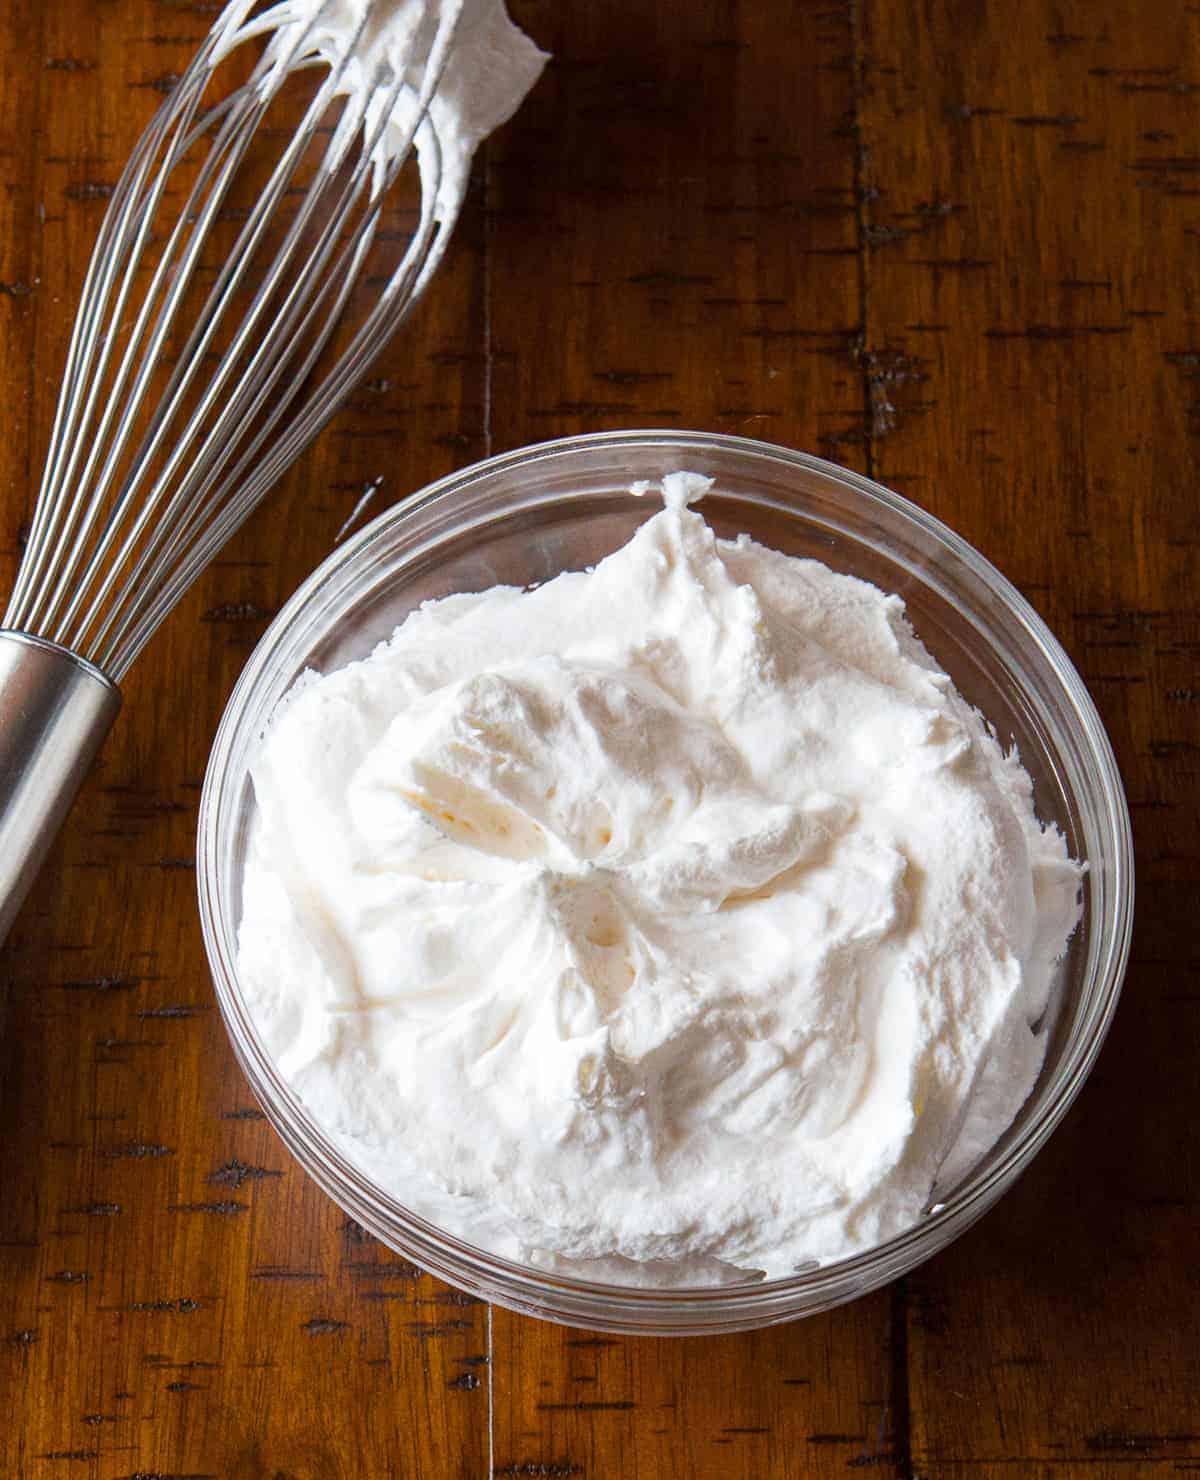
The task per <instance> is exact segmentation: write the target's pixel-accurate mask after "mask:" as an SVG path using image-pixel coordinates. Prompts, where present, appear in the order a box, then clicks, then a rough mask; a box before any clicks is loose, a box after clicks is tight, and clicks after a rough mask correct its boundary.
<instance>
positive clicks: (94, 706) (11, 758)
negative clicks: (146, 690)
mask: <svg viewBox="0 0 1200 1480" xmlns="http://www.w3.org/2000/svg"><path fill="white" fill-rule="evenodd" d="M120 707H121V693H120V690H119V689H118V688H117V686H116V684H114V683H113V682H112V681H111V680H110V679H108V678H106V677H105V675H104V674H103V673H101V672H100V670H99V669H98V668H94V667H93V666H92V665H91V664H90V663H88V662H86V661H85V660H84V659H82V658H80V657H78V656H76V654H75V653H72V652H69V651H68V650H67V649H66V648H62V647H59V646H58V645H57V644H56V643H53V642H47V641H46V640H45V639H44V638H41V637H31V636H29V635H28V634H27V633H24V632H12V631H6V630H0V944H2V943H3V941H4V938H5V936H6V935H7V934H8V930H9V926H10V925H11V924H12V922H13V918H14V916H15V915H16V913H17V911H18V910H19V909H20V907H21V904H22V902H23V901H24V899H25V896H26V894H28V892H29V887H30V885H31V884H32V883H33V880H34V878H35V876H36V874H37V871H38V869H39V868H40V866H41V863H42V860H43V859H44V857H45V856H46V852H47V850H48V849H49V847H50V844H51V843H52V842H53V841H54V837H55V834H56V833H57V832H58V829H59V827H60V826H61V825H62V821H63V818H64V817H65V816H66V815H67V812H68V810H69V809H70V806H71V803H72V802H73V801H74V800H75V794H76V792H77V791H78V790H79V787H80V783H81V782H82V781H83V778H84V776H85V775H86V774H87V772H88V769H89V768H90V766H91V764H92V761H93V760H94V758H95V755H96V752H97V751H98V750H99V748H100V743H101V741H102V740H103V739H104V737H105V735H107V734H108V731H109V729H110V728H111V726H112V722H113V720H114V719H116V717H117V710H118V709H120Z"/></svg>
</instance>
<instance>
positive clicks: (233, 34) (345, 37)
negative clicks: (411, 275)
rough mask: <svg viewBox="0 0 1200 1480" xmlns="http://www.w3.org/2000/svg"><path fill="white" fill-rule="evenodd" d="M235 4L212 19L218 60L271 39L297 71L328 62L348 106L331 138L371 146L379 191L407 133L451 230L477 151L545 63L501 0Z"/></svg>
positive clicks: (274, 58)
mask: <svg viewBox="0 0 1200 1480" xmlns="http://www.w3.org/2000/svg"><path fill="white" fill-rule="evenodd" d="M248 10H249V6H248V5H247V4H240V5H233V6H230V7H229V8H228V9H227V10H226V11H225V13H224V14H223V15H222V17H221V19H220V20H219V21H218V23H217V24H218V38H219V39H218V55H221V54H222V53H225V52H228V51H231V50H232V49H233V48H234V47H235V46H236V45H238V44H239V43H240V42H241V41H243V40H245V39H247V38H248V37H250V36H255V35H260V34H270V37H271V39H270V41H269V43H268V51H267V57H268V61H269V62H270V63H272V64H274V65H275V66H277V67H282V66H286V67H287V68H288V69H289V70H295V69H296V68H297V67H299V66H303V65H307V64H310V63H311V62H313V61H320V62H324V63H325V64H326V65H327V66H328V67H329V68H330V71H331V74H333V76H334V78H335V79H336V80H335V81H333V82H332V83H331V87H332V92H333V95H334V96H341V97H345V98H346V99H347V108H346V111H345V113H344V114H343V115H342V118H341V119H340V121H339V124H338V130H339V135H338V142H339V143H340V146H341V148H342V150H343V151H344V152H345V151H349V150H350V149H351V148H352V147H353V146H354V144H355V141H356V140H357V139H359V138H361V139H363V140H364V141H377V142H375V145H374V149H373V164H374V175H375V189H376V190H377V191H378V190H379V189H381V188H382V182H383V180H384V178H385V177H386V174H387V169H388V166H389V164H390V163H391V161H392V159H393V158H395V157H398V156H399V155H400V154H401V153H403V152H404V151H405V149H406V147H407V141H408V139H409V137H410V136H412V137H413V141H414V142H415V144H416V149H417V161H418V166H419V168H420V171H421V178H422V182H423V185H424V187H425V189H424V194H425V205H424V208H425V209H426V210H428V211H430V212H431V213H432V215H433V217H434V219H436V220H437V221H439V222H441V223H442V224H443V225H445V226H447V227H449V226H452V225H453V224H454V221H455V219H456V218H457V215H458V211H459V207H460V205H461V203H462V199H463V196H464V195H465V193H466V188H467V178H468V176H469V174H470V169H471V161H472V159H473V157H474V155H475V151H476V150H477V149H478V147H479V145H480V144H481V143H482V142H483V140H484V139H485V138H487V136H488V135H489V134H490V133H493V132H494V131H495V130H496V129H497V128H499V127H500V125H501V124H502V123H505V122H507V121H508V119H509V118H511V117H512V115H513V114H514V113H515V112H516V110H517V109H518V108H519V107H520V105H521V103H522V102H523V101H524V99H525V97H526V95H527V94H528V92H529V90H530V89H531V88H532V87H533V85H534V83H535V82H536V81H537V79H538V77H539V76H540V75H541V72H542V69H543V67H544V66H545V65H546V62H547V61H548V57H547V55H546V53H545V52H543V51H542V50H541V49H540V48H539V47H537V46H536V45H535V44H534V43H533V42H532V41H531V40H530V39H529V37H528V36H526V35H525V33H524V32H523V31H522V30H521V29H520V28H519V27H518V26H516V25H514V24H513V22H512V20H511V19H510V18H509V15H508V11H507V9H506V8H505V5H504V0H279V3H277V4H275V5H273V6H271V7H270V9H268V10H266V11H263V12H261V13H259V14H258V15H256V16H252V17H248V15H247V12H248Z"/></svg>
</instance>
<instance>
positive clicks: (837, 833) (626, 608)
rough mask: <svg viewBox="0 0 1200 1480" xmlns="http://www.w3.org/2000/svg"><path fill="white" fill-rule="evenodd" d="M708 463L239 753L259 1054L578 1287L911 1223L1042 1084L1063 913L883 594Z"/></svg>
mask: <svg viewBox="0 0 1200 1480" xmlns="http://www.w3.org/2000/svg"><path fill="white" fill-rule="evenodd" d="M710 486H711V480H710V479H707V478H704V477H702V476H699V475H694V474H688V473H676V474H672V475H670V476H668V477H667V478H664V479H663V480H662V483H661V485H660V488H659V492H660V493H661V496H662V498H663V502H664V507H663V508H662V510H661V511H660V512H658V513H656V514H654V515H653V516H652V517H651V518H649V519H647V521H646V522H645V523H644V524H643V525H641V527H640V528H639V529H638V530H637V532H636V533H635V535H634V536H633V538H632V539H631V540H630V541H629V543H628V544H627V545H626V546H624V548H622V549H620V550H618V551H616V552H615V553H613V554H612V555H610V556H608V557H607V558H605V559H604V560H602V561H600V562H599V564H597V565H596V567H595V568H594V569H593V570H590V571H586V572H568V573H565V574H563V575H561V576H559V577H557V578H556V579H554V580H552V581H549V582H547V583H546V584H545V585H543V586H541V587H538V588H536V589H534V590H530V591H519V590H514V589H510V588H496V589H494V590H491V591H485V592H481V593H477V594H476V593H469V594H463V595H459V596H455V597H451V598H448V599H446V600H443V601H438V602H433V603H429V604H427V605H425V606H423V607H421V608H420V609H418V610H417V611H414V612H413V613H412V614H411V615H410V616H409V617H408V618H407V619H406V620H405V622H404V623H403V624H402V625H401V626H400V627H399V628H398V629H397V631H396V633H395V635H394V636H393V638H392V639H391V640H390V641H389V642H387V643H385V644H383V645H382V646H381V647H380V648H378V649H377V650H376V651H375V652H374V653H373V654H372V655H371V656H370V657H369V658H368V659H366V660H365V661H362V662H358V663H352V664H350V665H348V666H347V667H345V668H343V669H340V670H338V671H337V672H334V673H330V674H326V675H324V676H322V677H319V678H317V679H315V680H310V681H308V682H306V683H304V684H302V685H300V686H298V687H297V689H296V690H295V691H294V692H293V694H292V695H291V696H290V698H289V700H288V701H287V703H286V704H285V705H283V706H281V709H280V711H279V713H278V714H277V716H276V718H275V720H274V721H273V723H272V725H271V727H270V729H269V731H268V733H267V735H266V737H265V739H264V742H263V745H262V748H261V751H260V753H259V755H258V756H257V758H256V760H255V762H254V765H253V777H254V785H255V794H256V799H257V804H258V819H257V824H256V826H255V829H254V832H253V836H252V839H251V845H250V850H249V858H248V861H247V867H246V874H245V884H244V916H243V921H242V926H241V934H240V947H239V949H240V956H239V962H240V972H241V979H242V984H243V988H244V990H245V993H246V997H247V1002H248V1004H249V1006H250V1008H251V1011H252V1012H253V1014H254V1016H255V1018H256V1020H257V1022H258V1024H259V1027H260V1030H261V1031H262V1033H263V1036H264V1038H265V1040H266V1043H267V1046H268V1047H269V1049H270V1050H271V1052H272V1053H273V1054H274V1055H275V1056H276V1058H277V1060H278V1062H279V1065H280V1068H281V1070H282V1071H283V1072H284V1073H285V1074H286V1075H287V1076H288V1077H289V1078H290V1079H291V1081H292V1082H293V1084H294V1086H295V1088H296V1089H297V1091H298V1092H299V1094H300V1095H301V1097H302V1098H303V1099H304V1100H305V1102H306V1103H307V1104H308V1105H309V1107H310V1108H311V1110H312V1112H313V1113H314V1115H316V1117H317V1118H318V1120H319V1121H320V1122H321V1123H322V1124H323V1125H324V1127H325V1128H326V1130H327V1131H328V1132H330V1133H331V1134H333V1135H334V1136H335V1138H337V1139H338V1140H339V1141H340V1142H341V1144H342V1145H343V1147H344V1148H345V1151H346V1154H347V1155H348V1156H350V1157H351V1158H352V1159H354V1160H355V1161H357V1162H358V1163H359V1164H360V1165H361V1166H362V1167H363V1168H364V1169H365V1170H366V1171H367V1172H368V1173H369V1174H370V1175H372V1176H373V1177H374V1178H375V1179H376V1180H377V1181H379V1182H380V1183H381V1184H382V1185H384V1186H386V1187H388V1188H389V1190H391V1191H392V1192H393V1193H394V1194H395V1195H396V1196H398V1197H399V1198H400V1199H401V1200H402V1201H405V1202H407V1203H408V1204H409V1205H410V1206H412V1207H413V1208H414V1209H415V1210H417V1211H418V1212H421V1213H423V1214H425V1215H426V1216H428V1217H431V1218H434V1219H435V1220H437V1221H439V1222H441V1223H443V1224H444V1225H445V1226H446V1227H448V1228H449V1229H451V1230H452V1231H454V1232H456V1233H458V1234H459V1235H460V1236H463V1237H466V1238H468V1239H470V1240H472V1241H473V1242H475V1243H477V1244H479V1245H481V1246H483V1247H487V1248H490V1249H493V1250H495V1251H496V1252H499V1253H502V1254H506V1255H508V1256H510V1257H514V1258H518V1259H523V1260H526V1261H532V1262H541V1263H544V1264H549V1265H553V1266H555V1267H559V1268H565V1269H574V1270H576V1271H578V1272H581V1273H583V1274H585V1275H589V1274H590V1275H594V1276H597V1277H606V1276H607V1277H614V1278H618V1279H621V1280H633V1281H637V1280H638V1279H639V1278H641V1279H648V1280H651V1281H654V1282H660V1283H661V1282H663V1281H664V1280H667V1281H668V1282H682V1283H688V1282H692V1283H694V1282H713V1281H720V1280H724V1279H730V1278H746V1277H748V1276H750V1275H755V1274H767V1275H771V1276H775V1275H784V1274H788V1273H790V1272H792V1271H793V1270H795V1269H796V1268H797V1267H799V1266H801V1265H806V1264H808V1263H810V1262H811V1261H812V1260H814V1259H815V1260H822V1261H823V1260H829V1259H834V1258H838V1257H841V1256H843V1255H846V1254H849V1253H853V1252H857V1251H859V1250H862V1249H864V1248H867V1247H869V1246H871V1245H872V1244H874V1243H876V1242H879V1241H880V1240H882V1239H884V1238H886V1237H888V1236H890V1235H892V1234H894V1233H897V1232H899V1231H901V1230H902V1229H904V1228H906V1227H908V1226H910V1225H911V1224H913V1223H915V1222H916V1221H918V1219H919V1218H920V1217H921V1215H922V1211H923V1209H924V1208H925V1206H926V1203H927V1201H928V1198H929V1196H930V1191H931V1188H932V1187H933V1185H934V1182H935V1179H937V1178H938V1176H939V1174H940V1172H941V1171H942V1169H943V1167H944V1166H945V1165H946V1164H947V1158H951V1164H952V1165H954V1166H956V1167H957V1168H958V1169H959V1170H965V1169H966V1165H967V1164H969V1157H970V1156H974V1155H978V1153H979V1152H980V1151H981V1150H983V1149H985V1148H986V1146H987V1145H988V1144H990V1142H991V1141H992V1140H994V1139H995V1137H996V1136H997V1135H998V1134H999V1133H1000V1131H1001V1130H1002V1129H1003V1128H1004V1126H1005V1125H1006V1124H1007V1123H1008V1121H1009V1120H1010V1119H1011V1118H1012V1116H1013V1115H1014V1114H1015V1113H1016V1110H1017V1109H1018V1108H1019V1106H1020V1103H1021V1101H1022V1100H1023V1099H1024V1097H1025V1096H1026V1094H1027V1093H1028V1091H1029V1088H1030V1086H1031V1085H1032V1083H1033V1081H1034V1079H1035V1078H1036V1074H1037V1071H1038V1067H1039V1065H1040V1062H1041V1056H1042V1051H1043V1039H1042V1038H1041V1037H1040V1036H1039V1034H1038V1033H1036V1032H1035V1031H1034V1027H1033V1025H1035V1024H1037V1023H1038V1022H1039V1020H1040V1019H1041V1017H1042V1014H1043V1012H1044V1010H1045V1007H1046V1003H1047V999H1048V995H1049V993H1050V991H1051V987H1052V984H1053V981H1054V974H1055V964H1056V962H1057V961H1058V959H1059V958H1060V957H1061V955H1062V953H1063V951H1064V949H1065V946H1066V942H1067V939H1068V937H1069V935H1070V933H1071V931H1072V929H1073V928H1074V925H1075V922H1076V919H1077V916H1078V908H1079V906H1078V878H1079V871H1078V868H1077V867H1076V865H1074V864H1073V863H1072V862H1071V860H1070V859H1069V858H1068V856H1067V853H1066V849H1065V845H1064V842H1063V839H1062V838H1061V836H1060V835H1059V834H1058V833H1057V832H1056V831H1055V830H1054V829H1052V828H1043V827H1042V826H1041V825H1040V824H1039V822H1038V821H1037V819H1036V817H1035V816H1034V813H1033V808H1032V804H1031V788H1030V783H1029V779H1028V777H1027V776H1026V775H1025V773H1024V772H1023V771H1022V769H1021V767H1020V765H1019V763H1018V761H1017V759H1016V758H1015V757H1014V756H1006V755H1005V754H1004V753H1003V752H1002V751H1001V749H1000V747H999V746H998V744H997V742H996V740H995V738H994V737H993V735H992V734H991V732H990V730H989V728H988V726H987V724H986V722H985V721H984V720H983V719H982V718H981V717H980V716H979V715H978V714H977V713H976V712H975V711H974V710H972V709H971V708H970V707H969V706H968V705H967V704H965V703H964V701H963V700H962V699H961V698H960V697H959V696H958V695H957V694H956V693H955V691H954V689H953V686H952V684H951V683H950V681H949V679H948V678H947V677H946V675H945V674H944V673H942V672H941V670H940V669H938V667H937V665H936V664H935V662H934V661H933V659H932V658H931V657H930V655H929V654H928V653H927V652H926V651H925V649H924V648H923V647H922V646H921V644H920V643H919V641H918V640H917V639H916V637H915V636H914V635H913V633H912V631H911V629H910V628H909V626H908V623H907V621H906V620H905V617H904V608H903V604H902V603H901V602H900V600H899V599H898V598H897V597H894V596H887V595H885V594H884V593H882V592H880V591H879V590H877V589H876V588H874V587H872V586H870V585H867V584H866V583H865V582H862V581H859V580H856V579H854V578H853V577H849V576H844V575H839V574H836V573H834V572H833V571H831V570H829V569H827V568H826V567H825V566H823V565H821V564H819V563H817V562H815V561H812V560H797V559H793V558H791V557H788V556H784V555H781V554H779V553H777V552H774V551H770V550H767V549H764V548H763V547H761V546H759V545H756V544H754V543H753V542H751V541H750V540H748V539H746V538H745V537H742V538H740V539H738V540H736V541H724V540H718V539H717V538H716V537H715V536H714V535H713V533H712V531H711V530H710V529H709V527H708V526H707V524H706V523H705V521H704V519H703V517H702V516H701V514H700V513H699V512H698V510H696V509H695V508H693V507H691V505H692V504H693V503H695V502H696V501H697V500H698V499H700V498H701V497H702V496H703V494H704V493H705V492H706V491H707V490H708V488H709V487H710ZM643 491H648V490H643ZM964 1148H970V1149H969V1150H967V1149H964Z"/></svg>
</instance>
